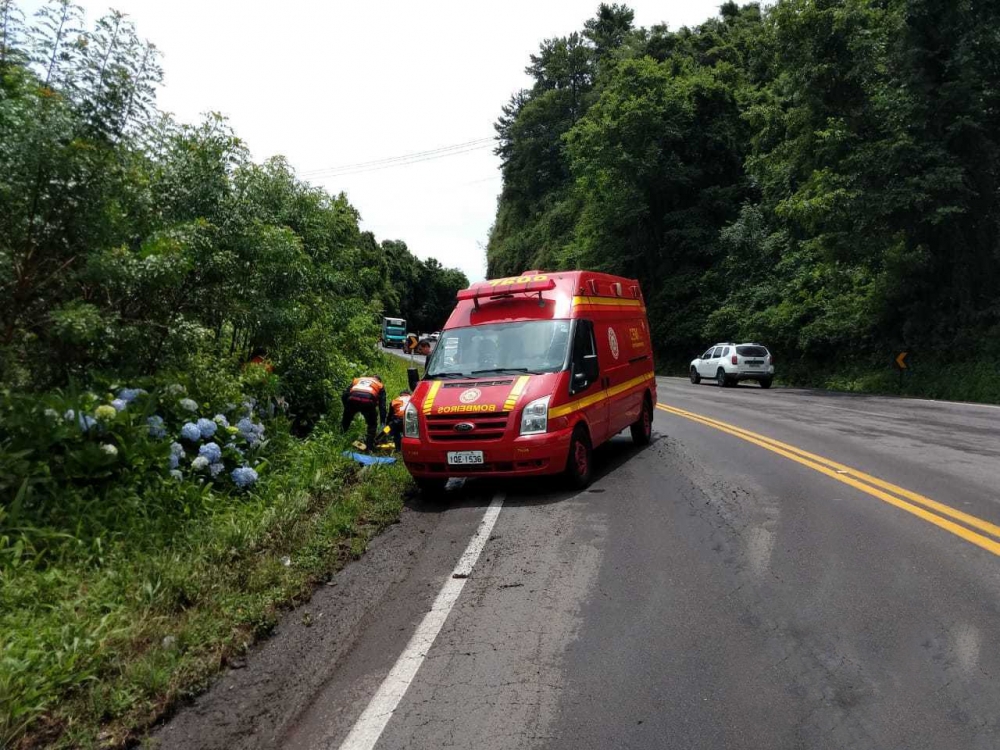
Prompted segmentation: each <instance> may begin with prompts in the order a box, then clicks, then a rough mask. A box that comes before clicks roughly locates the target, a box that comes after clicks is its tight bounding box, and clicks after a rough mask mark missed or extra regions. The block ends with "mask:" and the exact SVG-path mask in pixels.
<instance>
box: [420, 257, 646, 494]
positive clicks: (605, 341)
mask: <svg viewBox="0 0 1000 750" xmlns="http://www.w3.org/2000/svg"><path fill="white" fill-rule="evenodd" d="M655 403H656V380H655V378H654V371H653V352H652V347H651V342H650V336H649V323H648V322H647V320H646V305H645V302H644V301H643V298H642V292H641V291H640V290H639V284H638V282H636V281H633V280H630V279H625V278H621V277H618V276H609V275H607V274H603V273H594V272H590V271H566V272H557V273H541V272H538V271H526V272H525V273H523V274H522V275H521V276H518V277H514V278H507V279H494V280H491V281H483V282H480V283H478V284H474V285H473V286H471V287H470V288H468V289H463V290H462V291H460V292H459V293H458V305H457V306H456V307H455V310H454V312H452V314H451V317H450V318H449V319H448V323H447V325H446V326H445V329H444V330H443V331H442V333H441V337H440V340H439V341H438V342H437V346H436V347H435V348H434V352H433V354H431V356H430V357H428V359H427V367H426V371H425V373H424V379H423V380H422V381H420V383H419V384H418V385H417V387H416V389H415V391H414V393H413V398H412V399H411V400H410V403H409V405H408V406H407V408H406V412H405V414H404V419H403V423H404V424H403V460H404V461H405V462H406V467H407V469H409V471H410V473H411V474H412V475H413V477H414V478H415V479H416V480H417V483H418V484H419V485H420V487H421V489H423V490H425V491H430V492H433V491H437V490H440V489H441V488H443V486H444V484H445V482H446V481H447V480H448V479H449V478H450V477H515V476H518V477H520V476H534V475H542V474H557V473H563V472H564V473H565V474H566V477H567V478H568V480H569V482H570V484H571V485H573V486H574V487H578V488H582V487H585V486H586V485H587V484H589V482H590V478H591V471H592V466H591V454H592V451H593V449H594V448H595V447H596V446H598V445H600V444H601V443H603V442H605V441H606V440H609V439H610V438H611V437H613V436H614V435H617V434H618V433H619V432H621V431H623V430H625V429H629V430H631V433H632V438H633V439H634V440H635V441H636V442H637V443H639V444H646V443H648V442H649V440H650V435H651V429H652V421H653V405H654V404H655Z"/></svg>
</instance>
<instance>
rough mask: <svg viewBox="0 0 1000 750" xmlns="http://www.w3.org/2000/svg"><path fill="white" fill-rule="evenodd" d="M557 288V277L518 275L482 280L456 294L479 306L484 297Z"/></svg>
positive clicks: (491, 297)
mask: <svg viewBox="0 0 1000 750" xmlns="http://www.w3.org/2000/svg"><path fill="white" fill-rule="evenodd" d="M555 288H556V282H555V279H550V278H549V277H548V276H542V275H537V276H517V277H514V278H511V279H495V280H493V281H481V282H479V283H478V284H475V285H473V286H470V287H469V288H468V289H461V290H459V292H458V294H457V295H455V296H456V297H457V298H458V299H459V300H460V301H461V300H470V299H471V300H472V301H473V302H475V303H476V306H477V307H478V306H479V300H481V299H482V298H483V297H489V298H490V299H497V298H500V297H510V296H512V295H514V294H538V295H541V293H542V292H548V291H551V290H553V289H555Z"/></svg>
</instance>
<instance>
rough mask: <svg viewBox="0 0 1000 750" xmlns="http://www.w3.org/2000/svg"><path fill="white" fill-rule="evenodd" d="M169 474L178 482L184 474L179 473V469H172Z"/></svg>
mask: <svg viewBox="0 0 1000 750" xmlns="http://www.w3.org/2000/svg"><path fill="white" fill-rule="evenodd" d="M170 476H172V477H173V478H174V479H176V480H177V481H178V482H179V481H181V480H182V479H184V475H183V474H182V473H181V471H180V469H172V470H171V471H170Z"/></svg>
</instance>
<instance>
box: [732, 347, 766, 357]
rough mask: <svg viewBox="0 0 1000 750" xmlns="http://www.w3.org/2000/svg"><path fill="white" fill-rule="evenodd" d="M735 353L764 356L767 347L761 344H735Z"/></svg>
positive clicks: (744, 355)
mask: <svg viewBox="0 0 1000 750" xmlns="http://www.w3.org/2000/svg"><path fill="white" fill-rule="evenodd" d="M736 353H737V354H739V355H740V356H741V357H766V356H767V349H765V348H764V347H763V346H737V347H736Z"/></svg>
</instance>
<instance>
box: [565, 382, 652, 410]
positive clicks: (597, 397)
mask: <svg viewBox="0 0 1000 750" xmlns="http://www.w3.org/2000/svg"><path fill="white" fill-rule="evenodd" d="M652 379H653V373H649V374H648V375H640V376H639V377H637V378H632V379H631V380H627V381H625V382H624V383H621V384H620V385H616V386H615V387H614V388H609V389H608V390H606V391H602V392H600V393H596V394H594V395H593V396H587V397H586V398H581V399H578V400H576V401H571V402H570V403H568V404H563V405H562V406H557V407H555V408H554V409H549V416H550V417H551V418H552V419H555V418H556V417H565V416H566V415H567V414H572V413H573V412H575V411H579V410H580V409H586V408H587V407H588V406H593V405H594V404H596V403H599V402H601V401H604V400H605V399H608V398H611V397H612V396H617V395H618V394H620V393H624V392H625V391H628V390H631V389H632V388H636V387H638V386H640V385H644V384H645V383H648V382H649V381H650V380H652Z"/></svg>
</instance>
